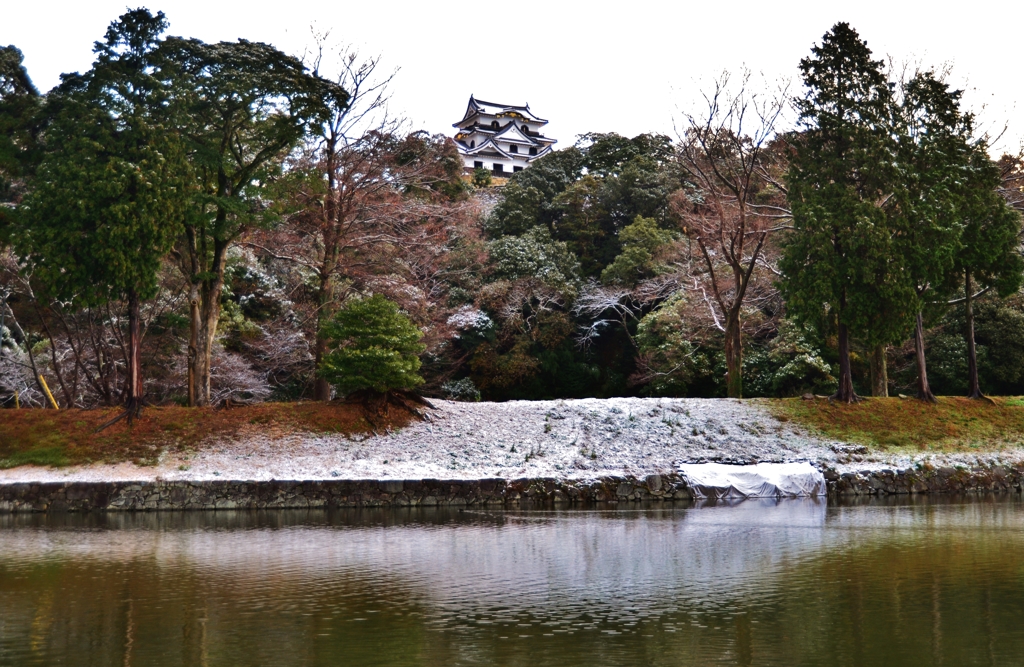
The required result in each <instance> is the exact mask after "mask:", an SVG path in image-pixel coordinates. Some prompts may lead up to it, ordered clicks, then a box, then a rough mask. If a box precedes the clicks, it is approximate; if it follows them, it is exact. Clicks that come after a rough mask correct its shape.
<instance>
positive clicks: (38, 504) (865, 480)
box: [0, 465, 1024, 512]
mask: <svg viewBox="0 0 1024 667" xmlns="http://www.w3.org/2000/svg"><path fill="white" fill-rule="evenodd" d="M824 475H825V479H826V481H827V483H828V489H829V495H830V496H884V495H899V494H910V493H914V494H921V493H964V492H1011V491H1012V492H1018V493H1019V492H1020V491H1021V483H1022V481H1024V465H1021V466H1017V467H1014V466H992V467H978V468H973V469H967V468H929V467H925V468H920V469H908V470H878V471H867V470H865V471H861V472H856V473H850V472H847V473H839V472H837V471H835V470H833V469H829V468H826V469H825V470H824ZM690 499H692V496H691V494H690V491H689V488H688V487H687V485H686V482H685V481H684V480H683V479H682V478H680V477H679V476H678V475H649V476H647V477H644V478H636V477H607V478H603V479H600V480H598V481H594V482H578V481H564V480H562V481H560V480H556V479H516V480H503V479H482V480H472V481H464V480H434V479H426V480H415V481H375V480H357V481H342V480H324V481H304V482H299V481H277V480H271V481H268V482H240V481H228V480H223V481H221V480H214V481H203V482H182V481H158V482H64V483H60V482H54V483H38V484H33V483H26V484H0V512H58V511H72V512H76V511H89V510H112V511H118V510H121V511H123V510H129V511H130V510H216V509H296V508H299V509H306V508H321V507H322V508H332V507H382V506H398V507H410V506H421V507H434V506H455V507H468V506H478V507H479V506H499V507H529V506H541V507H542V506H548V505H552V504H556V503H558V504H566V503H568V504H589V503H609V502H625V501H665V500H669V501H675V500H690Z"/></svg>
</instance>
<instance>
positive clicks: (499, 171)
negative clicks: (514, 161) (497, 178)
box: [494, 162, 505, 174]
mask: <svg viewBox="0 0 1024 667" xmlns="http://www.w3.org/2000/svg"><path fill="white" fill-rule="evenodd" d="M504 172H505V165H503V164H499V163H497V162H495V163H494V173H495V174H502V173H504Z"/></svg>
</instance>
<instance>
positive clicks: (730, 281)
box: [674, 73, 789, 398]
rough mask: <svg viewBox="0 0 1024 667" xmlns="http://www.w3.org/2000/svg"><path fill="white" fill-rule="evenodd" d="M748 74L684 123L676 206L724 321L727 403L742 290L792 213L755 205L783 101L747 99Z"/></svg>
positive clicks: (739, 349)
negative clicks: (682, 174) (685, 182)
mask: <svg viewBox="0 0 1024 667" xmlns="http://www.w3.org/2000/svg"><path fill="white" fill-rule="evenodd" d="M749 79H750V77H749V74H747V73H745V74H744V76H743V79H742V82H741V84H740V87H739V90H738V91H737V92H735V93H733V92H730V90H729V74H728V73H725V74H723V75H722V76H721V78H720V79H719V80H718V81H716V82H715V87H714V90H713V91H712V92H711V93H709V94H706V95H705V96H704V100H705V102H706V103H707V109H706V111H704V112H703V113H702V114H700V115H697V114H687V115H686V116H685V122H686V128H685V135H684V137H683V139H682V142H681V144H680V147H679V151H678V156H679V161H680V164H681V165H682V167H683V169H684V170H685V171H686V173H687V175H688V176H689V178H690V180H691V181H692V184H693V187H692V188H691V189H689V190H686V189H684V190H681V191H680V192H679V193H678V194H677V195H676V197H675V198H674V203H675V205H676V206H675V210H676V212H677V214H678V215H679V217H680V219H681V222H682V225H683V231H684V233H685V234H686V235H687V236H688V237H689V238H690V239H691V240H692V241H693V242H694V243H696V246H697V248H698V249H699V251H700V260H701V263H702V265H703V266H702V268H703V271H702V273H704V276H705V277H706V278H707V282H708V283H710V289H711V294H712V296H713V297H714V300H715V304H716V305H717V306H718V308H719V309H721V312H722V314H723V315H724V318H723V319H724V320H725V326H724V333H725V360H726V366H727V369H728V370H727V386H728V395H729V396H730V397H731V398H740V397H742V396H743V344H742V339H741V331H742V322H741V313H742V309H743V306H744V300H745V298H746V295H747V288H748V285H749V284H750V279H751V276H752V274H753V273H754V270H755V269H756V268H757V266H758V263H759V260H760V259H761V253H762V251H763V249H764V246H765V242H766V241H767V240H768V234H769V233H770V232H771V231H772V230H773V228H774V227H775V226H776V223H777V220H778V219H779V218H786V217H789V212H788V211H786V210H784V208H782V207H781V206H778V205H777V204H778V203H781V202H771V201H764V200H763V199H764V198H763V197H762V201H758V199H757V197H758V194H759V193H762V192H763V191H766V188H770V186H771V184H770V183H769V182H767V181H766V179H765V177H764V175H765V173H766V165H765V161H764V157H763V154H764V152H765V150H766V148H767V145H768V143H769V142H770V141H771V140H772V139H773V138H774V136H775V125H776V123H777V121H778V119H779V116H780V115H781V113H782V110H783V108H784V105H785V102H784V96H782V97H774V98H772V97H764V96H761V95H758V94H756V93H753V92H751V91H750V90H749V89H748V86H749Z"/></svg>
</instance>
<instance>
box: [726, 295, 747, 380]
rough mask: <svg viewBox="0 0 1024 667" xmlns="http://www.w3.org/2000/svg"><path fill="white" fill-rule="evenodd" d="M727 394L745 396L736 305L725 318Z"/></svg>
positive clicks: (741, 349) (738, 312)
mask: <svg viewBox="0 0 1024 667" xmlns="http://www.w3.org/2000/svg"><path fill="white" fill-rule="evenodd" d="M725 366H726V377H725V383H726V395H728V396H729V398H743V347H742V341H741V340H740V311H739V308H737V307H734V308H733V309H732V310H730V311H729V313H728V315H727V316H726V319H725Z"/></svg>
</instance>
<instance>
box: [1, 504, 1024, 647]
mask: <svg viewBox="0 0 1024 667" xmlns="http://www.w3.org/2000/svg"><path fill="white" fill-rule="evenodd" d="M1021 509H1022V508H1021V503H1020V501H1019V500H1018V499H1017V498H1012V499H1001V500H996V499H991V498H990V499H970V500H959V501H950V500H945V499H943V500H942V501H940V502H934V501H932V502H922V501H920V500H914V501H904V502H902V503H894V502H891V501H885V502H871V503H862V504H851V505H845V506H838V507H835V506H826V505H825V504H824V503H823V502H822V501H820V500H817V499H808V500H785V501H775V500H758V501H747V502H743V503H738V504H735V503H733V504H723V503H721V502H720V503H718V504H712V505H708V506H703V507H691V506H680V507H656V508H647V509H639V510H618V509H611V508H607V509H598V510H593V511H556V512H528V513H527V512H521V513H520V512H495V511H480V512H476V511H463V512H459V511H457V510H451V511H449V510H444V509H415V508H409V509H406V510H399V511H394V510H361V511H360V510H349V511H339V512H335V513H328V512H285V511H281V512H252V513H250V512H231V513H225V512H217V513H161V514H89V515H64V516H52V517H51V516H37V515H16V516H9V515H8V516H3V517H0V664H3V665H6V664H16V665H21V664H25V665H33V664H39V665H49V664H54V663H57V662H61V663H62V664H78V665H94V664H95V665H110V664H124V665H275V664H288V665H335V664H352V665H442V664H443V665H484V664H487V665H490V664H495V665H571V664H588V665H589V664H593V665H648V664H649V665H708V664H729V665H755V664H756V665H770V664H779V665H783V664H784V665H820V664H826V663H829V664H837V665H932V664H949V665H971V664H979V665H989V664H1011V663H1013V662H1014V661H1015V660H1016V656H1017V655H1018V654H1019V653H1020V652H1021V651H1022V650H1024V630H1022V628H1021V627H1020V623H1019V620H1020V618H1024V614H1022V612H1024V597H1022V595H1021V594H1022V593H1024V576H1022V575H1024V555H1022V554H1024V550H1022V549H1021V547H1022V546H1024V513H1022V512H1021Z"/></svg>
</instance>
